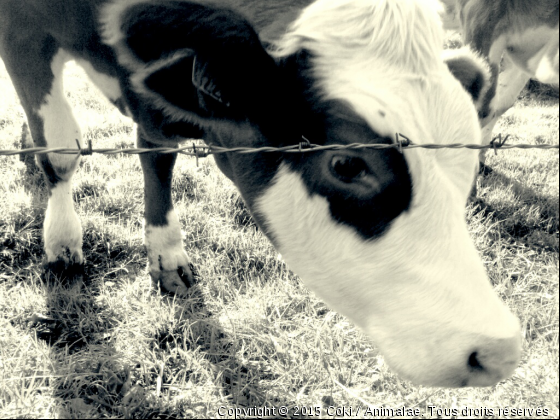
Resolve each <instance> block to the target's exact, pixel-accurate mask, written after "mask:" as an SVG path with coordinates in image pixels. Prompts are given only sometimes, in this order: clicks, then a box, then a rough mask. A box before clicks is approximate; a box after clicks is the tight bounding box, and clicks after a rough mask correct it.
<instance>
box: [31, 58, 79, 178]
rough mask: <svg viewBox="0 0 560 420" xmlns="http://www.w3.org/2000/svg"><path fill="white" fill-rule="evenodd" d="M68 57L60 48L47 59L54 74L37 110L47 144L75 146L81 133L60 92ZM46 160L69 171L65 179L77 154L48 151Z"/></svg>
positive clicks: (77, 159)
mask: <svg viewBox="0 0 560 420" xmlns="http://www.w3.org/2000/svg"><path fill="white" fill-rule="evenodd" d="M69 58H70V57H69V56H68V55H67V53H66V52H64V51H63V50H60V51H59V52H58V53H57V54H56V55H55V56H54V58H53V61H52V63H51V69H52V72H53V74H54V80H53V85H52V88H51V92H50V94H49V95H47V97H46V98H45V103H44V104H43V105H42V106H41V108H40V109H39V111H38V114H39V115H40V116H41V118H42V119H43V124H44V134H45V139H46V140H47V144H48V146H49V147H68V148H74V149H77V147H78V146H77V144H76V141H79V142H80V144H82V133H81V131H80V126H79V125H78V123H77V122H76V119H75V118H74V114H73V113H72V108H71V107H70V104H69V103H68V101H67V99H66V97H65V95H64V89H63V84H62V72H63V69H64V64H65V63H66V62H67V61H68V59H69ZM49 161H50V162H51V164H52V165H53V166H55V167H56V168H60V169H62V171H61V172H60V174H65V173H67V172H70V173H69V174H68V176H67V178H68V179H69V178H70V177H71V176H72V173H73V171H74V168H75V167H76V165H77V164H78V162H79V157H77V155H64V154H57V153H52V154H50V155H49Z"/></svg>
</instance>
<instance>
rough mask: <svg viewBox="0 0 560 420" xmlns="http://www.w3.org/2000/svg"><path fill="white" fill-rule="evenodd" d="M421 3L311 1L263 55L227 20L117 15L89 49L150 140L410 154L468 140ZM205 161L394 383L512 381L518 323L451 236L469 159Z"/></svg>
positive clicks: (467, 109) (162, 13)
mask: <svg viewBox="0 0 560 420" xmlns="http://www.w3.org/2000/svg"><path fill="white" fill-rule="evenodd" d="M263 3H266V2H263ZM426 5H427V2H413V1H409V0H407V1H404V0H403V1H399V0H393V1H383V0H379V1H375V2H373V1H371V0H367V1H366V0H363V1H362V0H353V1H349V0H326V1H321V0H319V1H318V2H316V3H314V4H312V5H311V6H309V7H308V8H307V9H305V10H304V11H303V12H302V14H301V16H300V17H299V19H298V20H296V21H295V23H294V24H293V25H292V26H291V29H290V30H289V31H288V32H287V33H286V34H285V35H283V36H282V37H281V39H279V40H278V41H277V42H276V43H275V44H274V45H273V46H272V51H273V53H272V54H273V55H271V54H269V52H267V50H265V49H264V48H263V46H262V45H261V42H260V40H259V38H258V36H257V34H256V32H255V31H254V29H253V28H252V26H251V25H250V24H249V23H247V21H246V20H245V19H243V18H242V17H240V16H239V15H238V14H236V13H234V12H231V11H227V10H222V9H213V8H211V7H209V6H201V5H200V4H194V5H193V4H191V3H188V2H176V1H167V2H165V1H164V2H158V3H157V4H151V2H149V1H143V0H136V1H133V2H131V1H126V2H117V3H115V4H113V5H112V6H110V7H108V8H107V9H106V10H105V13H106V14H105V16H106V18H105V35H106V42H107V43H108V44H109V45H111V46H112V47H113V48H114V49H115V51H116V53H117V56H118V58H119V60H120V62H121V64H123V66H124V67H126V69H127V71H128V72H130V79H129V80H130V85H131V88H132V90H133V91H134V92H135V93H136V94H137V95H138V98H139V99H138V102H139V103H141V104H142V106H144V107H145V108H146V109H148V110H149V111H147V112H146V113H145V114H144V117H141V118H139V119H140V122H141V124H142V125H144V126H145V127H144V130H145V131H146V132H150V130H151V129H150V127H152V128H153V127H156V128H157V129H158V130H160V131H162V132H165V135H164V136H161V138H160V141H161V142H162V143H164V142H165V141H166V139H169V138H172V137H173V133H178V135H179V136H180V135H181V127H182V125H185V124H186V125H189V126H190V125H193V124H194V125H196V126H198V127H201V129H202V130H203V131H204V133H205V134H204V135H205V138H206V140H207V141H208V142H210V143H211V144H217V145H221V146H230V147H231V146H255V147H256V146H283V145H288V144H297V143H298V142H300V141H301V139H302V135H303V136H305V137H306V138H307V139H309V140H310V141H311V142H312V143H316V144H325V145H328V144H349V143H391V142H393V139H394V136H395V133H397V132H398V133H403V134H405V135H406V136H407V137H409V138H410V139H411V140H412V141H413V142H415V143H442V144H443V143H457V142H460V143H477V142H479V141H480V129H479V126H478V121H477V116H476V112H475V110H474V107H473V104H472V101H471V98H470V97H469V95H468V94H467V93H466V91H465V90H464V89H463V87H462V86H461V84H460V83H459V82H458V81H457V80H456V79H455V78H454V76H453V75H452V73H451V72H450V70H449V69H448V67H447V66H446V65H445V63H444V61H443V60H442V59H441V57H440V54H441V45H442V39H441V29H440V26H439V24H438V17H437V12H436V10H435V8H431V7H427V6H426ZM264 7H266V4H265V5H264ZM467 61H468V59H467ZM469 63H470V61H469ZM474 73H476V72H474ZM462 79H464V77H462ZM462 82H463V84H464V85H465V86H470V85H472V83H470V81H469V80H462ZM151 115H158V118H157V124H155V123H153V122H152V121H149V118H150V116H151ZM162 116H163V117H162ZM142 118H143V119H142ZM174 130H175V131H174ZM152 131H154V130H152ZM175 140H176V139H175ZM216 160H217V162H218V165H219V167H220V168H221V170H222V171H223V172H224V173H225V174H226V175H227V176H228V177H229V178H230V179H232V180H233V182H234V183H235V184H236V185H237V187H238V188H239V190H240V191H241V194H242V195H243V197H244V199H245V201H246V203H247V205H248V206H249V208H250V209H251V211H252V213H253V215H254V217H255V219H256V220H257V222H258V223H259V225H260V226H261V227H262V229H263V231H264V232H265V233H266V234H267V236H268V237H269V238H270V239H271V241H272V242H273V243H274V245H275V246H276V248H277V249H278V251H279V252H280V253H281V254H282V255H283V257H284V259H285V260H286V262H287V263H288V265H289V266H290V267H291V268H292V269H293V270H294V271H295V272H296V273H298V274H299V275H300V276H301V278H302V280H303V281H304V283H305V284H306V285H307V286H308V287H309V288H310V289H311V290H313V291H314V292H315V293H316V294H317V295H318V296H320V297H321V298H323V299H324V300H325V302H327V303H328V304H329V306H331V307H332V308H334V309H336V310H337V311H339V312H340V313H342V314H344V315H346V316H348V317H349V318H350V319H351V320H352V321H353V322H355V323H356V324H357V325H359V326H360V327H361V328H362V329H363V330H364V331H365V332H366V333H367V334H368V335H369V336H370V337H371V338H372V339H373V340H374V341H375V342H376V343H377V344H378V345H379V347H380V349H381V351H382V352H383V354H384V355H385V356H386V358H387V360H388V362H389V364H390V365H391V366H392V367H393V368H394V369H395V370H396V371H398V372H399V373H401V374H402V375H403V376H405V377H407V378H409V379H411V380H413V381H415V382H417V383H423V384H429V385H439V386H476V385H480V386H482V385H491V384H494V383H496V382H497V381H499V380H501V379H503V378H505V377H507V376H508V375H510V374H511V373H512V371H513V369H514V368H515V366H516V364H517V362H518V360H519V352H520V329H519V324H518V321H517V319H516V318H515V317H514V316H513V315H512V314H511V313H510V311H509V310H508V309H507V308H506V307H505V306H504V304H503V303H502V302H501V301H500V299H499V298H498V297H497V296H496V294H495V293H494V292H493V290H492V287H491V285H490V282H489V280H488V277H487V275H486V272H485V269H484V266H483V265H482V262H481V259H480V256H479V255H478V253H477V250H476V249H475V247H474V245H473V242H472V240H471V238H470V237H469V233H468V230H467V226H466V223H465V216H464V213H465V210H464V208H465V203H466V200H467V196H468V194H469V191H470V188H471V184H472V182H473V179H474V176H475V173H476V169H477V165H478V160H477V153H476V152H475V151H470V150H466V149H460V150H451V149H442V150H426V149H410V150H406V149H405V151H404V152H403V153H402V154H401V153H399V151H398V150H395V149H389V150H366V149H344V150H330V151H326V152H317V153H310V154H305V155H299V154H282V153H260V154H248V155H245V154H238V153H228V154H221V155H217V156H216Z"/></svg>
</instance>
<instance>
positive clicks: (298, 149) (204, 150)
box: [0, 141, 560, 157]
mask: <svg viewBox="0 0 560 420" xmlns="http://www.w3.org/2000/svg"><path fill="white" fill-rule="evenodd" d="M416 148H423V149H474V150H482V149H494V150H497V149H503V150H505V149H544V150H550V149H560V145H558V144H503V142H501V143H496V142H493V143H491V144H487V145H481V144H463V143H451V144H415V143H411V142H402V141H399V142H397V143H392V144H363V143H351V144H331V145H326V146H321V145H317V144H312V143H307V142H303V143H300V144H296V145H290V146H284V147H269V146H266V147H230V148H228V147H220V146H207V145H195V144H192V145H185V146H181V147H175V148H170V147H157V148H153V149H146V148H120V149H111V148H98V149H93V148H92V147H91V142H90V143H89V147H88V148H86V149H84V148H75V149H74V148H66V147H54V148H46V147H31V148H27V149H15V150H2V149H0V156H13V155H39V154H46V153H60V154H79V155H90V154H92V153H98V154H105V155H114V154H127V155H136V154H144V153H161V154H169V153H179V154H182V155H187V156H196V157H206V156H208V155H212V154H219V153H241V154H248V153H274V152H276V153H278V152H282V153H309V152H319V151H325V150H344V149H398V150H403V149H416Z"/></svg>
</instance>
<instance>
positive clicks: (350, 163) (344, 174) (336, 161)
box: [330, 156, 368, 183]
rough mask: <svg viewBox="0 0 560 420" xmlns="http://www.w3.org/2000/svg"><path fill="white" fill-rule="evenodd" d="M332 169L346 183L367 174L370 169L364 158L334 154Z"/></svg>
mask: <svg viewBox="0 0 560 420" xmlns="http://www.w3.org/2000/svg"><path fill="white" fill-rule="evenodd" d="M330 169H331V171H332V172H333V174H334V175H335V176H336V177H337V178H338V179H340V180H341V181H342V182H346V183H350V182H352V181H353V180H355V179H356V178H361V177H363V176H365V175H366V174H367V171H368V168H367V165H366V163H365V162H364V161H363V160H362V159H360V158H357V157H351V156H333V158H332V159H331V163H330Z"/></svg>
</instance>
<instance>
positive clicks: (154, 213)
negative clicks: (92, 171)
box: [138, 129, 194, 295]
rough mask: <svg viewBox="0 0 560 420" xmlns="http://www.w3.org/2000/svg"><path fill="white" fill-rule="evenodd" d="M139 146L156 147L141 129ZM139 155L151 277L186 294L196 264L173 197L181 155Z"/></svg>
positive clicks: (146, 243)
mask: <svg viewBox="0 0 560 420" xmlns="http://www.w3.org/2000/svg"><path fill="white" fill-rule="evenodd" d="M138 147H142V148H153V147H156V146H155V145H154V144H153V143H150V142H148V141H147V140H145V139H144V138H143V137H142V134H141V130H140V129H139V130H138ZM139 156H140V163H141V164H142V169H143V171H144V206H145V214H144V218H145V227H144V241H145V245H146V249H147V252H148V267H149V271H150V276H151V277H152V280H153V281H154V283H156V284H158V285H160V286H161V287H162V288H163V289H165V290H167V291H169V292H173V293H175V294H178V295H182V294H184V293H185V292H186V291H187V288H188V287H189V286H191V285H193V284H194V276H193V269H192V264H191V263H190V260H189V257H188V256H187V253H186V252H185V250H184V249H183V241H182V240H181V225H180V224H179V219H178V217H177V214H176V213H175V210H174V209H173V203H172V200H171V183H172V177H173V166H174V165H175V160H176V159H177V154H176V153H174V154H158V153H147V154H142V155H139Z"/></svg>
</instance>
